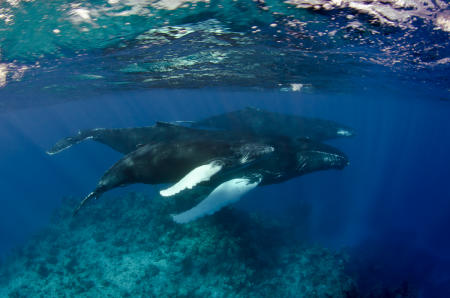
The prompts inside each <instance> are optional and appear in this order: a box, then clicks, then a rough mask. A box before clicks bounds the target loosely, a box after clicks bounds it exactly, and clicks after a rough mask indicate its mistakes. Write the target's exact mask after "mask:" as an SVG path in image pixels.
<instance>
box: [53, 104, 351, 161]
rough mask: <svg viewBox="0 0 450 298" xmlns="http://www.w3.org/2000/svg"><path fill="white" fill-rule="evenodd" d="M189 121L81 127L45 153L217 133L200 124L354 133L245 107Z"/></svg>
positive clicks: (129, 147)
mask: <svg viewBox="0 0 450 298" xmlns="http://www.w3.org/2000/svg"><path fill="white" fill-rule="evenodd" d="M180 122H186V121H180ZM189 123H190V125H191V127H192V128H189V127H185V126H181V125H174V124H170V123H165V122H157V123H156V124H155V125H153V126H145V127H136V128H113V129H107V128H95V129H89V130H83V131H80V132H78V134H77V135H75V136H72V137H67V138H64V139H62V140H60V141H58V142H57V143H56V144H55V145H54V146H53V147H52V148H51V149H50V150H48V151H47V153H48V154H55V153H58V152H61V151H62V150H64V149H67V148H69V147H71V146H72V145H74V144H78V143H80V142H82V141H84V140H87V139H92V140H94V141H97V142H100V143H103V144H105V145H107V146H109V147H111V148H112V149H114V150H116V151H118V152H121V153H123V154H127V153H130V152H132V151H134V150H135V149H136V148H137V147H138V146H140V145H143V144H148V143H151V142H159V141H165V140H174V139H176V140H183V139H184V138H187V137H191V136H193V135H194V136H203V137H207V136H208V135H211V134H213V135H214V136H216V135H217V134H218V132H216V133H214V132H212V131H205V130H199V129H194V128H201V127H204V128H205V127H206V128H214V129H219V130H223V131H228V132H230V131H231V132H234V133H239V134H249V135H257V136H274V135H281V136H288V137H293V138H310V139H313V140H317V141H323V140H327V139H331V138H336V137H348V136H352V135H353V134H354V133H353V131H352V129H351V128H349V127H346V126H344V125H342V124H339V123H336V122H333V121H328V120H322V119H313V118H307V117H301V116H295V115H284V114H279V113H274V112H267V111H263V110H260V109H256V108H245V109H244V110H239V111H234V112H230V113H225V114H220V115H217V116H213V117H210V118H206V119H203V120H200V121H198V122H189Z"/></svg>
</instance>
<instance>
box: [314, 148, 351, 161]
mask: <svg viewBox="0 0 450 298" xmlns="http://www.w3.org/2000/svg"><path fill="white" fill-rule="evenodd" d="M310 152H314V153H319V154H324V155H327V156H330V157H336V158H341V159H346V157H345V156H344V155H340V154H337V153H331V152H326V151H320V150H310Z"/></svg>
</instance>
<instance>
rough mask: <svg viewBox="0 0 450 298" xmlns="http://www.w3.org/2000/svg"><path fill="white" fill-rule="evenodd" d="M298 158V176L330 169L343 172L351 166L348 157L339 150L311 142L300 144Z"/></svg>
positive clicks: (306, 141) (305, 141)
mask: <svg viewBox="0 0 450 298" xmlns="http://www.w3.org/2000/svg"><path fill="white" fill-rule="evenodd" d="M296 157H297V158H296V159H297V160H296V161H297V166H296V169H297V174H298V175H303V174H307V173H311V172H315V171H321V170H329V169H337V170H342V169H343V168H345V167H346V166H347V165H348V164H349V160H348V158H347V156H346V155H345V154H344V153H343V152H342V151H340V150H339V149H337V148H335V147H333V146H330V145H326V144H322V143H317V142H313V141H310V140H304V141H301V142H299V144H298V149H297V155H296Z"/></svg>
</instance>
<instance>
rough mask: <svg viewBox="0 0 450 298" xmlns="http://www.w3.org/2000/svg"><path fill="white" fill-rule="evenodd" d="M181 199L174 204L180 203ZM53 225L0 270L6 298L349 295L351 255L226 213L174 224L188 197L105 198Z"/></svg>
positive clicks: (62, 213)
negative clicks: (297, 240)
mask: <svg viewBox="0 0 450 298" xmlns="http://www.w3.org/2000/svg"><path fill="white" fill-rule="evenodd" d="M175 201H176V202H175ZM75 205H76V202H75V201H74V200H66V202H65V203H64V204H63V207H62V208H61V209H60V210H59V212H58V214H56V215H55V219H54V220H53V222H52V224H51V225H50V226H49V227H48V228H47V229H46V230H44V231H42V232H41V233H40V234H39V235H37V236H36V237H35V238H34V239H33V240H31V241H30V242H29V243H28V244H27V245H26V246H25V247H23V248H22V249H20V250H19V251H17V252H16V253H15V254H14V255H13V256H11V257H10V258H9V260H7V261H6V262H5V263H4V264H2V266H1V268H0V297H8V296H9V297H349V296H352V295H353V294H354V293H355V292H354V291H355V286H354V283H353V281H352V279H351V278H350V277H349V276H347V275H346V274H345V273H344V265H345V262H346V261H345V257H344V256H342V255H341V254H339V253H335V252H332V251H330V250H327V249H324V248H320V247H306V246H304V245H300V244H298V243H293V242H292V238H290V237H288V236H287V235H288V234H289V232H288V229H285V228H283V227H281V226H278V225H276V224H274V223H267V222H264V221H263V220H261V219H260V218H258V217H256V216H250V215H248V214H245V213H241V212H238V211H236V210H231V209H225V210H222V211H221V212H218V213H217V214H215V215H214V216H209V217H205V218H202V219H200V220H197V221H196V222H193V223H191V224H187V225H178V224H176V223H174V222H172V220H171V219H170V217H169V214H170V213H174V212H177V211H179V210H182V209H185V208H186V206H187V205H192V202H191V203H190V204H189V203H188V201H187V200H171V199H165V198H161V197H156V198H150V197H149V196H146V195H143V194H136V193H131V194H130V195H127V196H125V197H105V198H102V199H101V200H99V201H98V202H96V203H95V204H91V205H90V206H88V207H87V208H85V209H84V210H82V211H81V212H80V213H81V214H80V215H79V216H76V217H72V210H73V207H74V206H75Z"/></svg>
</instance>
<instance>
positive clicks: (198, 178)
mask: <svg viewBox="0 0 450 298" xmlns="http://www.w3.org/2000/svg"><path fill="white" fill-rule="evenodd" d="M222 166H223V164H222V162H220V161H213V162H211V163H209V164H207V165H202V166H199V167H197V168H195V169H193V170H192V171H190V172H189V173H188V174H187V175H186V176H184V177H183V178H182V179H181V180H180V181H178V182H177V183H176V184H174V185H172V186H171V187H169V188H166V189H163V190H161V191H160V192H159V193H160V195H161V196H163V197H170V196H173V195H176V194H177V193H179V192H181V191H183V190H185V189H192V188H193V187H194V186H196V185H197V184H199V183H201V182H204V181H208V180H209V179H211V177H212V176H213V175H215V174H216V173H217V172H219V171H220V170H221V169H222Z"/></svg>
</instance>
